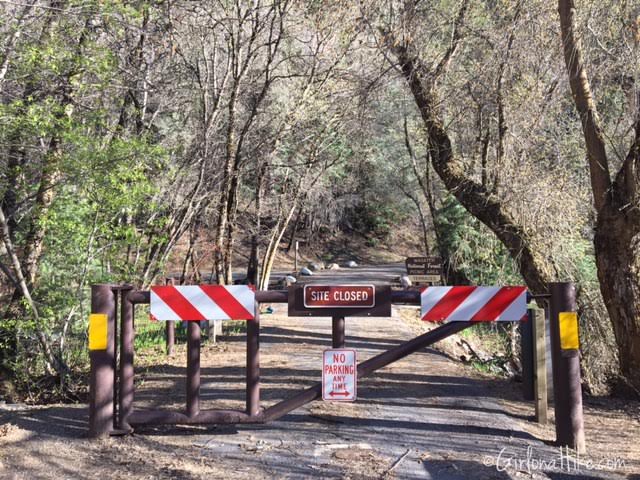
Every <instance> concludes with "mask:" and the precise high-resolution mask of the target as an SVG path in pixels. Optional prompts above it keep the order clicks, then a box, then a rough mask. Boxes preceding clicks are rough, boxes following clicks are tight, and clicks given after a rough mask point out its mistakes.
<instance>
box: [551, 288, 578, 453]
mask: <svg viewBox="0 0 640 480" xmlns="http://www.w3.org/2000/svg"><path fill="white" fill-rule="evenodd" d="M549 289H550V293H551V302H550V315H549V321H550V327H551V328H550V330H551V354H552V360H553V398H554V407H555V413H556V442H557V444H558V445H559V446H561V447H569V448H573V449H575V450H576V451H577V452H578V453H585V451H586V445H585V437H584V422H583V415H582V386H581V379H580V350H579V348H578V345H577V314H576V313H575V312H576V311H577V308H576V288H575V285H574V284H572V283H551V284H549ZM561 314H562V319H561ZM572 320H573V321H572ZM561 321H562V325H561Z"/></svg>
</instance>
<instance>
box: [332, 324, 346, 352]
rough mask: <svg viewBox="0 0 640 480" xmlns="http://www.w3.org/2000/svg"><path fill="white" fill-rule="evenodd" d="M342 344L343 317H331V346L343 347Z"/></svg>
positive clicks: (343, 339)
mask: <svg viewBox="0 0 640 480" xmlns="http://www.w3.org/2000/svg"><path fill="white" fill-rule="evenodd" d="M344 344H345V338H344V317H333V318H332V319H331V346H332V347H333V348H344Z"/></svg>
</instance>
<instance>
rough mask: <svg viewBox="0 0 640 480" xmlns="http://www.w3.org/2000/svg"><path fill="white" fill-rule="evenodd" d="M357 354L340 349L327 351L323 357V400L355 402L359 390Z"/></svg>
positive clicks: (353, 351)
mask: <svg viewBox="0 0 640 480" xmlns="http://www.w3.org/2000/svg"><path fill="white" fill-rule="evenodd" d="M356 362H357V354H356V351H355V350H350V349H345V348H339V349H332V350H325V351H324V352H323V356H322V399H323V400H329V401H338V402H353V401H355V399H356V390H357V375H358V365H357V363H356Z"/></svg>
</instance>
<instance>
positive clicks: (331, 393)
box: [329, 392, 351, 397]
mask: <svg viewBox="0 0 640 480" xmlns="http://www.w3.org/2000/svg"><path fill="white" fill-rule="evenodd" d="M329 395H331V396H332V397H335V396H336V395H340V396H345V397H348V396H349V395H351V394H350V393H349V392H329Z"/></svg>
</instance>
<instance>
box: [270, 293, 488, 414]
mask: <svg viewBox="0 0 640 480" xmlns="http://www.w3.org/2000/svg"><path fill="white" fill-rule="evenodd" d="M394 293H395V292H394ZM476 323H477V322H450V323H445V324H444V325H441V326H439V327H437V328H435V329H433V330H431V331H429V332H427V333H423V334H422V335H420V336H419V337H416V338H414V339H413V340H409V341H408V342H405V343H402V344H400V345H398V346H397V347H393V348H391V349H389V350H387V351H386V352H383V353H381V354H379V355H376V356H375V357H372V358H370V359H368V360H365V361H364V362H362V363H361V364H360V365H358V378H363V377H367V376H369V375H371V374H372V373H373V372H375V371H376V370H379V369H381V368H383V367H386V366H387V365H389V364H390V363H393V362H395V361H397V360H400V359H401V358H404V357H406V356H407V355H411V354H412V353H415V352H417V351H418V350H421V349H423V348H425V347H428V346H429V345H432V344H434V343H436V342H439V341H440V340H443V339H445V338H447V337H449V336H450V335H454V334H456V333H458V332H460V331H462V330H464V329H465V328H468V327H470V326H472V325H474V324H476ZM321 394H322V383H316V384H315V385H313V386H312V387H309V388H308V389H306V390H303V391H302V392H300V393H298V394H296V395H294V396H292V397H290V398H288V399H286V400H283V401H281V402H279V403H276V404H275V405H273V406H271V407H269V408H267V409H266V410H265V411H264V413H263V421H264V422H271V421H273V420H276V419H278V418H280V417H282V416H283V415H286V414H287V413H289V412H291V411H293V410H295V409H296V408H299V407H301V406H302V405H304V404H306V403H309V402H311V401H313V400H316V399H318V398H320V397H321Z"/></svg>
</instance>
